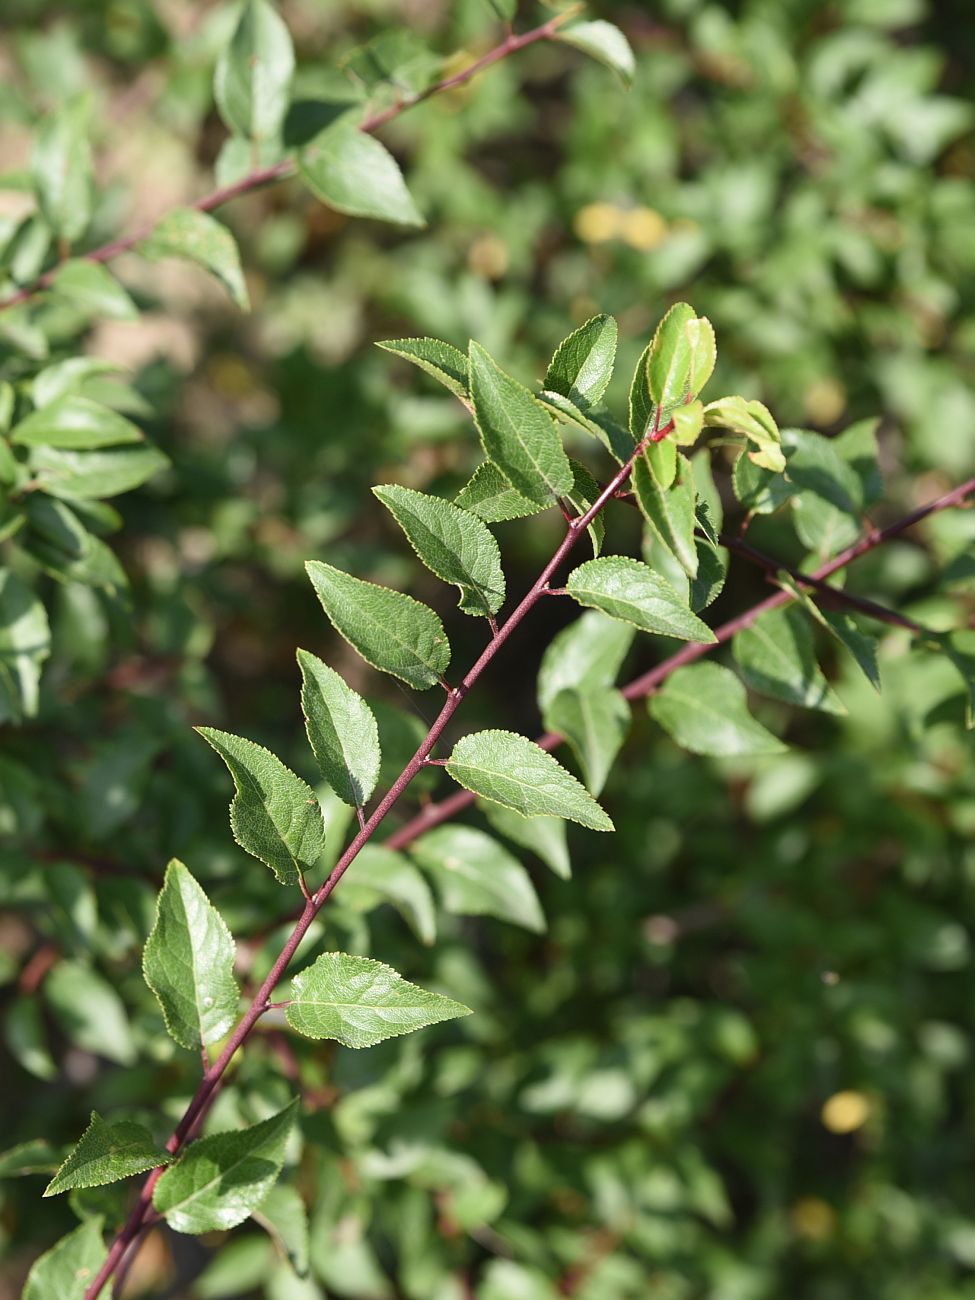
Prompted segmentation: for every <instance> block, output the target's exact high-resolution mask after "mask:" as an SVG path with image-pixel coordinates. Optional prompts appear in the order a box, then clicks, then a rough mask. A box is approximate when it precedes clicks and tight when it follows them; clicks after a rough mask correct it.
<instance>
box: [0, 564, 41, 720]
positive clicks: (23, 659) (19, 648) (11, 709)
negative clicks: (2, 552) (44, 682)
mask: <svg viewBox="0 0 975 1300" xmlns="http://www.w3.org/2000/svg"><path fill="white" fill-rule="evenodd" d="M50 651H51V630H50V627H49V625H48V621H47V612H46V610H45V609H44V606H43V604H42V603H41V602H40V601H39V600H38V599H37V597H36V596H35V595H34V593H33V592H32V591H31V589H30V587H28V586H27V584H26V583H25V582H23V581H22V579H20V578H18V577H17V575H16V574H14V573H11V571H10V570H9V569H0V722H6V721H11V722H20V721H22V720H23V719H24V718H32V717H33V716H34V715H35V714H36V712H37V705H38V700H39V695H40V680H41V665H42V664H43V662H44V660H45V659H46V658H47V656H48V655H49V654H50Z"/></svg>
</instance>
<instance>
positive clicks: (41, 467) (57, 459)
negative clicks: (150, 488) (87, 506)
mask: <svg viewBox="0 0 975 1300" xmlns="http://www.w3.org/2000/svg"><path fill="white" fill-rule="evenodd" d="M30 465H31V469H32V470H33V472H34V476H35V478H36V479H37V481H38V483H39V484H40V486H41V487H43V488H44V490H45V491H46V492H50V493H51V494H52V495H53V496H58V497H68V498H69V499H71V498H77V499H79V500H82V501H84V500H92V499H98V498H101V497H114V496H119V495H120V494H121V493H123V492H131V491H132V489H133V488H137V487H141V485H142V484H143V483H146V482H148V480H149V479H151V478H152V477H153V476H154V475H155V474H158V473H159V471H160V470H163V469H167V468H168V466H169V459H168V457H166V456H164V455H163V453H162V452H161V451H159V450H158V448H156V447H147V446H145V445H143V446H141V447H117V448H113V449H110V450H105V451H63V450H60V449H58V448H56V447H35V448H33V449H32V451H31V456H30Z"/></svg>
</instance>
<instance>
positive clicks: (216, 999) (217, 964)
mask: <svg viewBox="0 0 975 1300" xmlns="http://www.w3.org/2000/svg"><path fill="white" fill-rule="evenodd" d="M234 954H235V947H234V941H233V939H232V938H231V936H230V931H229V930H228V929H227V927H226V925H225V924H224V921H223V918H222V917H221V915H220V913H219V912H218V911H217V909H216V908H215V907H214V906H213V904H212V903H211V902H210V900H209V899H208V898H207V896H206V894H205V893H204V892H203V889H202V888H201V887H200V885H199V884H198V883H197V881H196V880H195V879H194V878H193V876H192V875H191V874H190V872H189V871H188V870H187V869H186V867H184V866H183V864H182V862H178V861H177V860H176V859H175V858H174V859H173V860H172V861H171V862H170V863H169V865H168V867H167V868H166V877H165V880H164V881H163V887H162V890H161V892H160V894H159V898H158V900H157V902H156V918H155V922H154V923H153V927H152V930H151V931H150V934H149V938H148V939H147V940H146V946H145V948H144V950H143V954H142V973H143V976H144V977H145V981H146V983H147V984H148V985H149V987H150V988H151V989H152V991H153V993H155V995H156V1000H157V1001H158V1003H159V1005H160V1007H161V1008H162V1013H163V1019H164V1020H165V1022H166V1028H167V1029H168V1030H169V1034H170V1037H171V1038H173V1039H175V1041H176V1042H177V1043H179V1045H180V1046H181V1047H185V1048H187V1049H188V1050H190V1051H192V1050H194V1049H195V1050H199V1048H200V1047H201V1045H209V1044H210V1043H216V1042H218V1041H219V1040H220V1039H221V1038H223V1036H224V1034H226V1033H227V1032H228V1030H229V1029H230V1028H231V1026H232V1025H233V1023H234V1020H235V1019H236V1016H237V1008H238V1006H239V1003H240V991H239V989H238V988H237V981H236V980H235V979H234Z"/></svg>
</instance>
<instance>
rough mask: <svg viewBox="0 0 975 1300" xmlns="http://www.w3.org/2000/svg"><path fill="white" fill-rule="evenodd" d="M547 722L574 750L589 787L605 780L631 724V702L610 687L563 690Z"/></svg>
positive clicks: (599, 787)
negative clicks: (629, 703)
mask: <svg viewBox="0 0 975 1300" xmlns="http://www.w3.org/2000/svg"><path fill="white" fill-rule="evenodd" d="M544 721H545V726H546V727H547V728H548V729H549V730H550V731H558V732H560V733H561V734H562V735H563V736H564V737H565V738H566V740H567V741H568V742H569V744H570V745H571V746H572V749H573V750H574V751H575V754H576V756H577V758H578V759H579V762H580V763H581V764H582V770H583V772H584V774H585V778H586V785H587V787H588V788H589V791H590V792H591V793H592V794H594V795H598V794H599V792H600V791H601V790H602V788H603V786H604V785H605V784H606V778H607V777H608V776H609V773H610V769H611V768H612V766H613V762H614V760H615V758H616V755H617V754H618V753H619V751H620V749H621V748H622V745H623V741H624V740H625V739H626V733H627V731H628V730H629V726H630V706H629V705H628V704H627V702H626V700H625V699H624V698H623V696H622V695H621V694H620V692H619V691H617V690H613V689H612V688H610V687H605V686H603V687H592V686H591V687H589V688H587V689H584V690H580V689H579V688H578V687H572V688H570V689H568V690H564V691H560V692H559V694H558V695H556V697H555V699H554V700H553V701H552V703H551V704H550V705H549V708H548V711H547V712H546V714H545V718H544Z"/></svg>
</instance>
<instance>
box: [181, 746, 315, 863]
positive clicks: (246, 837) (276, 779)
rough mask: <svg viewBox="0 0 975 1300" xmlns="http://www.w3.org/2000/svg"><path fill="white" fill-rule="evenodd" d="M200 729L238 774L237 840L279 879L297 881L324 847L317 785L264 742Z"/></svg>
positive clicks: (233, 822) (233, 814) (233, 810)
mask: <svg viewBox="0 0 975 1300" xmlns="http://www.w3.org/2000/svg"><path fill="white" fill-rule="evenodd" d="M196 730H197V731H198V732H199V733H200V735H201V736H202V737H203V739H204V740H205V741H207V743H208V744H210V745H212V746H213V748H214V749H215V750H216V751H217V753H218V754H219V755H220V757H221V758H222V759H223V761H224V762H225V763H226V764H227V767H228V768H229V770H230V775H231V776H232V777H233V778H234V785H235V787H236V793H235V794H234V797H233V799H232V800H231V804H230V827H231V830H232V831H233V833H234V839H235V840H236V841H237V843H238V844H239V845H240V847H241V848H242V849H243V850H244V851H245V853H250V854H251V856H252V857H255V858H258V859H259V860H260V861H261V862H263V863H265V864H266V865H267V866H269V867H270V868H271V870H272V871H273V872H274V874H275V876H276V877H277V879H278V881H279V883H280V884H282V885H293V884H296V883H297V881H298V879H299V878H300V876H301V875H302V872H303V871H305V870H307V869H309V868H311V867H314V866H315V865H316V863H317V862H318V859H319V858H320V857H321V856H322V853H323V851H324V849H325V823H324V821H323V819H322V810H321V807H320V806H319V803H318V800H317V799H316V797H315V792H314V790H312V788H311V786H310V785H306V784H305V782H304V781H302V779H301V777H299V776H296V775H295V774H294V772H292V771H291V769H290V768H287V767H285V765H284V764H283V763H282V762H281V760H280V759H279V758H277V757H275V755H274V754H272V753H271V752H270V751H269V750H267V749H265V748H264V747H263V745H256V744H255V743H254V741H252V740H245V739H244V738H243V737H241V736H232V735H230V733H229V732H226V731H217V730H216V729H215V728H213V727H197V728H196Z"/></svg>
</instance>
